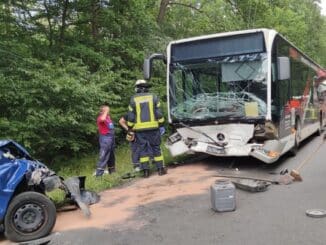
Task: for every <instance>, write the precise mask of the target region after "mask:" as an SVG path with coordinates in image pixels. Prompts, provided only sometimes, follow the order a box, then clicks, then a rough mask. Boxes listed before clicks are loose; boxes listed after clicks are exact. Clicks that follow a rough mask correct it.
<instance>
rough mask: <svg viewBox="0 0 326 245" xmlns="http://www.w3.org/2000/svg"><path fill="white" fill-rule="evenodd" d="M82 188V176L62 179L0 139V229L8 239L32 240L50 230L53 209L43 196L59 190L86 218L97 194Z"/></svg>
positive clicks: (13, 142)
mask: <svg viewBox="0 0 326 245" xmlns="http://www.w3.org/2000/svg"><path fill="white" fill-rule="evenodd" d="M84 187H85V177H84V176H83V177H71V178H68V179H66V180H64V179H63V178H62V177H60V176H58V175H56V173H55V172H54V171H52V170H51V169H49V168H48V167H47V166H46V165H45V164H43V163H41V162H39V161H38V160H36V159H33V158H32V157H31V156H30V154H29V153H28V152H27V150H26V149H25V148H24V147H22V146H21V145H19V144H18V143H16V142H15V141H12V140H0V226H2V229H3V231H4V234H5V236H6V238H8V239H9V240H11V241H14V242H23V241H30V240H35V239H38V238H42V237H44V236H46V235H48V234H49V233H50V232H51V231H52V229H53V227H54V225H55V222H56V207H55V204H54V203H53V201H52V200H51V199H50V198H49V197H48V196H47V195H46V194H47V193H48V192H51V191H53V190H55V189H58V188H59V189H61V190H63V191H64V192H65V198H66V201H67V202H68V203H73V204H75V205H76V206H78V207H79V208H80V209H81V210H82V211H83V213H84V214H85V216H87V217H89V216H90V210H89V208H88V205H90V204H93V203H96V202H98V201H99V195H97V194H96V193H94V192H91V191H87V190H85V188H84Z"/></svg>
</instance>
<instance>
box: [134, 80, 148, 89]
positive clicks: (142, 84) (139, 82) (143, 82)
mask: <svg viewBox="0 0 326 245" xmlns="http://www.w3.org/2000/svg"><path fill="white" fill-rule="evenodd" d="M135 87H148V83H147V82H146V80H143V79H139V80H137V81H136V83H135Z"/></svg>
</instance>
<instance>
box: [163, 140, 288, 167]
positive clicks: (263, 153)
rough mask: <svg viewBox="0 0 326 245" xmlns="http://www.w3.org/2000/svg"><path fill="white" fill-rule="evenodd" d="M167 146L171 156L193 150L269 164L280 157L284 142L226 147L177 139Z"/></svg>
mask: <svg viewBox="0 0 326 245" xmlns="http://www.w3.org/2000/svg"><path fill="white" fill-rule="evenodd" d="M167 148H168V149H169V151H170V153H171V155H172V156H178V155H181V154H191V153H195V152H201V153H206V154H209V155H214V156H219V157H228V156H236V157H241V156H252V157H254V158H257V159H259V160H261V161H263V162H265V163H267V164H269V163H273V162H275V161H277V160H278V159H279V158H280V156H281V153H282V150H283V148H284V144H283V143H281V142H279V141H277V140H270V141H267V142H265V144H244V145H233V146H231V145H229V146H226V147H221V146H217V145H214V144H211V143H206V142H200V141H192V142H191V143H190V144H189V143H188V144H186V143H185V142H184V141H183V140H179V141H177V142H175V143H173V144H168V145H167Z"/></svg>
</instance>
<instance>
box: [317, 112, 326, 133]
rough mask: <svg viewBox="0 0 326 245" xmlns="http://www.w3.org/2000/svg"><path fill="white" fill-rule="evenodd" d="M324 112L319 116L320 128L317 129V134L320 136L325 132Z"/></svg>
mask: <svg viewBox="0 0 326 245" xmlns="http://www.w3.org/2000/svg"><path fill="white" fill-rule="evenodd" d="M323 129H324V128H323V113H322V112H320V116H319V128H318V130H317V135H318V136H320V135H322V134H323Z"/></svg>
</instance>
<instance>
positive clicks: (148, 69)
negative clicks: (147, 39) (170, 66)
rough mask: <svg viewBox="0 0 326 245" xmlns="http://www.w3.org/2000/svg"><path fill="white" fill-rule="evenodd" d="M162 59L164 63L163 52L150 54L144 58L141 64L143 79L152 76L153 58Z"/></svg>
mask: <svg viewBox="0 0 326 245" xmlns="http://www.w3.org/2000/svg"><path fill="white" fill-rule="evenodd" d="M155 59H158V60H163V61H164V63H166V57H165V56H164V54H152V55H151V56H149V57H148V58H147V59H145V60H144V66H143V73H144V79H145V80H149V79H150V78H151V76H152V66H153V60H155Z"/></svg>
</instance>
